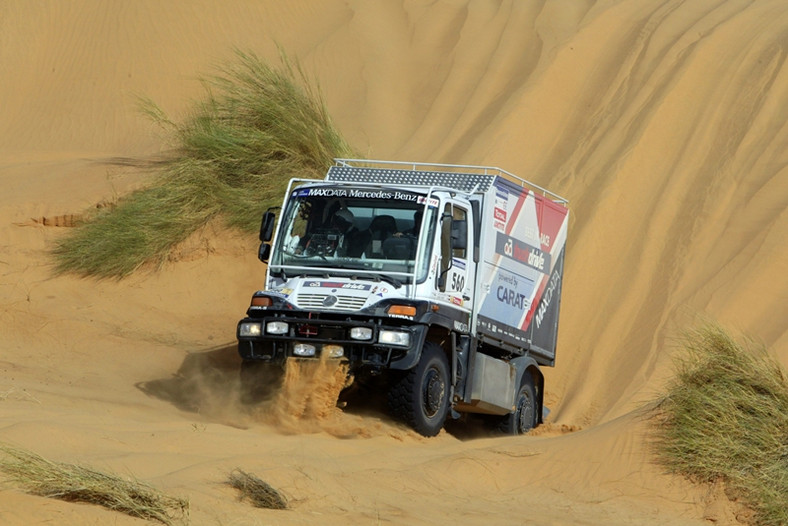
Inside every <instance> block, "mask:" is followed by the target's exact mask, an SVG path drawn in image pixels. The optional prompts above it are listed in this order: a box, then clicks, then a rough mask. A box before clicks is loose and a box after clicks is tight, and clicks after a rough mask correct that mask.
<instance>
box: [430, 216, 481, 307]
mask: <svg viewBox="0 0 788 526" xmlns="http://www.w3.org/2000/svg"><path fill="white" fill-rule="evenodd" d="M469 219H470V214H469V211H468V205H467V204H466V203H460V202H457V201H454V200H450V201H447V202H445V204H444V207H443V213H442V214H441V243H440V247H441V260H440V261H441V263H440V273H439V278H438V290H440V292H443V293H445V295H446V296H447V298H446V299H447V301H449V302H451V303H453V304H454V305H458V306H461V307H464V308H466V309H470V308H471V305H472V301H473V297H472V295H473V290H474V287H473V277H474V275H475V272H474V270H475V269H474V268H473V265H474V262H473V258H472V257H469V254H472V252H473V251H472V248H471V247H472V244H471V240H472V239H473V221H469Z"/></svg>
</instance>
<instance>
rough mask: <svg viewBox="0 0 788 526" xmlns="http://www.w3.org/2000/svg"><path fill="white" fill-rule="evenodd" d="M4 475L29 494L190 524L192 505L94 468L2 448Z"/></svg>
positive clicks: (139, 483)
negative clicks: (190, 508) (189, 517)
mask: <svg viewBox="0 0 788 526" xmlns="http://www.w3.org/2000/svg"><path fill="white" fill-rule="evenodd" d="M0 453H3V454H4V456H3V457H0V471H3V472H4V473H5V474H6V475H7V477H8V478H9V479H10V480H12V481H13V482H16V483H17V484H19V485H20V486H22V487H23V488H24V489H25V490H26V491H27V492H29V493H31V494H33V495H38V496H41V497H50V498H56V499H60V500H65V501H69V502H84V503H88V504H97V505H99V506H103V507H105V508H107V509H110V510H112V511H118V512H121V513H125V514H126V515H130V516H132V517H138V518H141V519H146V520H157V521H159V522H161V523H164V524H175V523H178V522H181V523H187V522H188V516H189V501H188V500H186V499H181V498H177V497H170V496H167V495H165V494H163V493H161V492H160V491H158V490H156V489H155V488H152V487H151V486H148V485H147V484H143V483H141V482H137V481H135V480H126V479H124V478H121V477H118V476H116V475H108V474H105V473H101V472H99V471H95V470H93V469H90V468H86V467H82V466H78V465H74V464H66V463H61V462H52V461H50V460H47V459H45V458H43V457H41V456H39V455H36V454H35V453H31V452H29V451H25V450H22V449H18V448H13V447H9V446H5V445H1V446H0Z"/></svg>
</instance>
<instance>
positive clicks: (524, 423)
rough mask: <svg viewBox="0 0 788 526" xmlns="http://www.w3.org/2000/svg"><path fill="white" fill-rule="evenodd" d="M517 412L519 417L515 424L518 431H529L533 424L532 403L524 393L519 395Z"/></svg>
mask: <svg viewBox="0 0 788 526" xmlns="http://www.w3.org/2000/svg"><path fill="white" fill-rule="evenodd" d="M517 413H518V415H519V417H520V418H518V420H517V426H518V428H519V431H520V433H525V432H526V431H530V429H531V428H532V427H533V424H534V404H533V401H532V400H531V398H530V397H529V396H526V395H525V394H521V395H520V402H519V404H517Z"/></svg>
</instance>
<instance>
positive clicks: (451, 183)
mask: <svg viewBox="0 0 788 526" xmlns="http://www.w3.org/2000/svg"><path fill="white" fill-rule="evenodd" d="M334 162H335V163H336V164H335V165H334V166H332V167H331V168H329V170H328V175H327V176H326V180H328V181H335V182H344V181H358V182H369V183H382V184H406V185H412V186H445V187H449V188H455V189H457V190H460V191H463V192H474V191H479V190H480V191H483V192H484V191H486V190H488V189H489V187H490V185H491V184H492V183H493V182H494V180H495V178H496V177H503V178H504V179H507V180H509V181H511V182H513V183H515V184H518V185H520V186H522V187H526V188H530V189H531V190H535V191H538V192H540V193H541V194H542V195H544V196H549V197H550V199H552V200H553V201H555V202H556V203H560V204H563V205H566V204H568V203H569V201H568V200H567V199H564V198H563V197H561V196H559V195H558V194H555V193H553V192H550V191H549V190H547V189H545V188H542V187H541V186H539V185H536V184H534V183H531V182H529V181H526V180H525V179H522V178H520V177H518V176H516V175H514V174H513V173H511V172H507V171H506V170H503V169H501V168H497V167H492V166H474V165H464V164H438V163H419V162H404V161H380V160H372V159H334Z"/></svg>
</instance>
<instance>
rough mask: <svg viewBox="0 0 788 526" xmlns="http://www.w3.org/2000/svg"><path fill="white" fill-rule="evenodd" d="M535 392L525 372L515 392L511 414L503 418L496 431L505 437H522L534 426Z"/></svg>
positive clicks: (531, 380) (532, 383) (531, 381)
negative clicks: (515, 396)
mask: <svg viewBox="0 0 788 526" xmlns="http://www.w3.org/2000/svg"><path fill="white" fill-rule="evenodd" d="M536 408H537V402H536V390H535V389H534V381H533V378H531V375H530V374H529V373H528V372H526V373H525V374H523V380H522V382H521V383H520V390H519V391H518V392H517V399H516V403H515V409H514V412H513V413H510V414H508V415H506V416H505V417H503V418H502V419H501V421H500V422H499V425H498V429H499V430H500V431H501V432H503V433H505V434H507V435H522V434H525V433H527V432H528V431H530V430H531V429H533V428H534V427H535V426H536V422H537V419H536Z"/></svg>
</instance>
